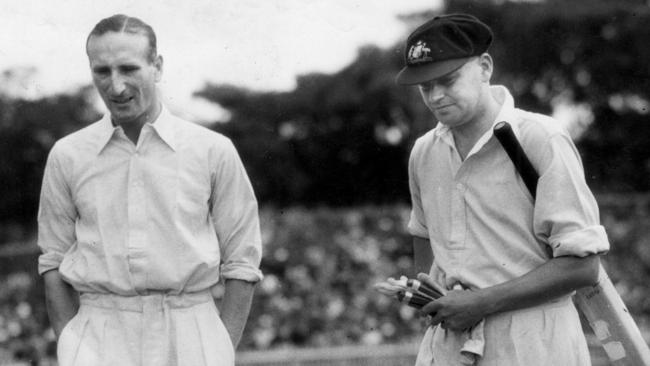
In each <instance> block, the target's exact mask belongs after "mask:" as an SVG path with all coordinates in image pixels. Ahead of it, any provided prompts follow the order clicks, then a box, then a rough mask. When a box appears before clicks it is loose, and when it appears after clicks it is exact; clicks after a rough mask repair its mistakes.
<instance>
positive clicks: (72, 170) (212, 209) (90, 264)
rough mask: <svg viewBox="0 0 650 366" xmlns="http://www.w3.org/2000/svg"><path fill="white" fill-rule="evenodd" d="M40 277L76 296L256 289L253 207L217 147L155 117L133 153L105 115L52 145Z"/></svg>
mask: <svg viewBox="0 0 650 366" xmlns="http://www.w3.org/2000/svg"><path fill="white" fill-rule="evenodd" d="M38 223H39V230H38V231H39V233H38V245H39V247H40V248H41V250H42V252H43V254H42V255H41V256H40V257H39V272H40V273H44V272H46V271H48V270H52V269H57V268H58V270H59V272H60V273H61V275H62V276H63V278H64V279H66V280H67V281H68V282H69V283H71V284H72V285H73V286H74V287H75V288H76V289H77V290H78V291H80V292H107V293H114V294H118V295H124V296H128V295H136V294H145V293H147V291H150V290H154V291H165V292H169V293H181V292H197V291H203V290H206V289H208V288H210V287H211V286H213V285H215V284H216V283H217V282H218V281H219V278H220V276H222V277H224V278H226V279H229V278H232V279H241V280H246V281H251V282H256V281H258V280H260V279H261V278H262V274H261V272H260V270H259V268H258V267H259V263H260V260H261V239H260V237H261V236H260V229H259V219H258V212H257V201H256V199H255V196H254V193H253V190H252V187H251V184H250V182H249V180H248V177H247V175H246V172H245V170H244V167H243V165H242V163H241V160H240V158H239V156H238V154H237V151H236V150H235V147H234V146H233V144H232V143H231V141H230V140H229V139H227V138H226V137H224V136H222V135H220V134H218V133H216V132H213V131H210V130H208V129H206V128H204V127H201V126H198V125H195V124H193V123H190V122H187V121H184V120H182V119H180V118H177V117H175V116H173V115H171V114H170V113H169V112H168V111H167V110H166V109H165V108H163V110H162V112H161V114H160V116H159V117H158V118H157V120H156V121H155V122H154V123H147V124H145V125H144V126H143V128H142V131H141V133H140V136H139V139H138V141H137V144H133V142H131V141H130V140H129V139H128V138H127V136H126V135H125V134H124V130H123V129H122V128H121V127H119V126H118V127H114V126H113V125H112V123H111V120H110V117H109V116H108V115H107V116H105V117H104V118H103V119H101V120H100V121H98V122H95V123H94V124H92V125H90V126H88V127H86V128H84V129H81V130H79V131H77V132H75V133H73V134H71V135H69V136H66V137H65V138H63V139H61V140H59V141H58V142H57V143H56V144H55V146H54V147H53V148H52V150H51V152H50V155H49V157H48V162H47V166H46V168H45V174H44V178H43V186H42V191H41V200H40V207H39V214H38Z"/></svg>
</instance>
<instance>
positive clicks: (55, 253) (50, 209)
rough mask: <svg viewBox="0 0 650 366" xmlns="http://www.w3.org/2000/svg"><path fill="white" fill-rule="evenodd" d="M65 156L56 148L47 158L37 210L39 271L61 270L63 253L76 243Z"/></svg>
mask: <svg viewBox="0 0 650 366" xmlns="http://www.w3.org/2000/svg"><path fill="white" fill-rule="evenodd" d="M70 168H71V167H70V166H67V165H66V164H65V162H64V156H63V154H62V152H61V149H59V148H58V145H55V146H54V147H53V148H52V150H51V151H50V154H49V156H48V159H47V164H46V166H45V173H44V174H43V184H42V187H41V196H40V202H39V209H38V246H39V247H40V249H41V252H42V254H41V255H40V256H39V257H38V272H39V274H43V273H45V272H47V271H50V270H53V269H57V268H59V265H60V264H61V261H62V260H63V256H64V254H65V253H66V252H67V251H68V249H69V248H70V246H71V245H72V244H73V243H74V242H75V240H76V239H75V221H76V217H77V211H76V209H75V206H74V203H73V200H72V194H71V190H70V186H69V184H68V182H67V180H66V176H67V174H66V169H70Z"/></svg>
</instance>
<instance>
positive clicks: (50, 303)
mask: <svg viewBox="0 0 650 366" xmlns="http://www.w3.org/2000/svg"><path fill="white" fill-rule="evenodd" d="M43 281H44V283H45V301H46V304H47V314H48V316H49V318H50V324H51V325H52V329H53V330H54V334H55V335H56V337H57V339H58V338H59V335H60V334H61V330H63V327H64V326H65V325H66V324H67V323H68V322H69V321H70V319H72V317H74V316H75V314H77V311H79V295H78V294H77V292H76V291H75V290H74V289H73V288H72V286H70V285H69V284H68V283H67V282H65V281H64V280H63V278H62V277H61V274H60V273H59V271H58V270H56V269H54V270H51V271H48V272H45V273H44V274H43Z"/></svg>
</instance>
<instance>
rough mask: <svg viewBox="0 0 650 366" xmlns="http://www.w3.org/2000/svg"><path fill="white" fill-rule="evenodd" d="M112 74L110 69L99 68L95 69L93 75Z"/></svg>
mask: <svg viewBox="0 0 650 366" xmlns="http://www.w3.org/2000/svg"><path fill="white" fill-rule="evenodd" d="M110 72H111V71H110V70H109V69H108V68H103V67H98V68H95V69H93V73H95V74H97V75H107V74H109V73H110Z"/></svg>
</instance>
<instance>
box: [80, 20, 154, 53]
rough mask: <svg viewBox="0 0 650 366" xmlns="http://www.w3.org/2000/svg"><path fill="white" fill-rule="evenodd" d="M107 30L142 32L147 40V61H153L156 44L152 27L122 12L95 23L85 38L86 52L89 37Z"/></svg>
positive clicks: (102, 33) (99, 34) (131, 32)
mask: <svg viewBox="0 0 650 366" xmlns="http://www.w3.org/2000/svg"><path fill="white" fill-rule="evenodd" d="M108 32H117V33H130V34H142V35H143V36H145V37H147V39H148V40H149V55H148V59H149V62H153V61H154V60H155V59H156V56H157V55H158V49H157V46H156V33H154V31H153V28H151V26H150V25H149V24H147V23H145V22H143V21H142V20H141V19H139V18H136V17H130V16H127V15H124V14H115V15H113V16H110V17H108V18H104V19H102V20H100V21H99V23H97V25H95V28H93V30H92V31H90V34H89V35H88V38H86V52H87V51H88V42H89V41H90V37H92V36H101V35H104V34H105V33H108Z"/></svg>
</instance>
